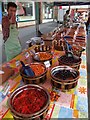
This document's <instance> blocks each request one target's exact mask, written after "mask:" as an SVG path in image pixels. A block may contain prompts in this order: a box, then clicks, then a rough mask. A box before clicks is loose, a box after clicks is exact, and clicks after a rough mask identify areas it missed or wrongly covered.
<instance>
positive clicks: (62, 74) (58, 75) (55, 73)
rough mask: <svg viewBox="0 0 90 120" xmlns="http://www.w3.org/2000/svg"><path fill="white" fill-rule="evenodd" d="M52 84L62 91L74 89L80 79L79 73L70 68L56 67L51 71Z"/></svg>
mask: <svg viewBox="0 0 90 120" xmlns="http://www.w3.org/2000/svg"><path fill="white" fill-rule="evenodd" d="M50 75H51V83H52V85H53V86H54V87H57V88H59V89H62V90H68V89H72V88H74V87H75V86H76V85H77V83H78V79H79V75H80V73H79V71H77V70H76V69H73V68H71V67H69V66H56V67H54V68H52V69H51V72H50Z"/></svg>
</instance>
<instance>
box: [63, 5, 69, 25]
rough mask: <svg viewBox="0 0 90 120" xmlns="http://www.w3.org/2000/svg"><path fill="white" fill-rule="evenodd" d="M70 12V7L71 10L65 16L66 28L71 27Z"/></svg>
mask: <svg viewBox="0 0 90 120" xmlns="http://www.w3.org/2000/svg"><path fill="white" fill-rule="evenodd" d="M69 12H70V6H69V9H68V10H67V11H66V13H65V15H64V26H65V27H69V22H70V15H69Z"/></svg>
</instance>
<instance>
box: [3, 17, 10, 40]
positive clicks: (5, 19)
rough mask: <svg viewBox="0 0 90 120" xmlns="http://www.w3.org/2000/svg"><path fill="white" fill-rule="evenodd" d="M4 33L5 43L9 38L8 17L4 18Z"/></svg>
mask: <svg viewBox="0 0 90 120" xmlns="http://www.w3.org/2000/svg"><path fill="white" fill-rule="evenodd" d="M2 33H3V40H4V42H5V41H6V40H7V38H8V37H9V20H8V19H7V18H6V17H4V18H2Z"/></svg>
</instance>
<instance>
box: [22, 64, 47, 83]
mask: <svg viewBox="0 0 90 120" xmlns="http://www.w3.org/2000/svg"><path fill="white" fill-rule="evenodd" d="M30 65H41V66H42V67H43V68H44V69H45V71H44V72H43V73H41V74H40V75H37V76H34V77H29V76H27V75H25V74H24V73H23V69H22V68H21V69H20V75H21V76H22V80H23V82H24V83H25V84H40V83H43V82H45V80H46V78H47V76H46V73H47V69H46V67H45V65H44V64H42V63H31V64H30Z"/></svg>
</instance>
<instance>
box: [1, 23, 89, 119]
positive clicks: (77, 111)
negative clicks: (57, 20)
mask: <svg viewBox="0 0 90 120" xmlns="http://www.w3.org/2000/svg"><path fill="white" fill-rule="evenodd" d="M84 27H85V26H84V24H79V25H77V26H75V27H72V28H68V29H69V30H67V29H65V33H64V34H63V35H61V33H60V36H61V37H58V35H59V32H60V31H59V30H58V34H56V32H54V35H53V34H51V33H50V34H48V35H49V37H51V35H53V37H52V40H53V41H52V40H50V44H49V43H48V44H49V45H47V46H50V45H51V41H52V48H51V49H49V50H50V52H48V50H47V51H35V50H36V47H37V45H33V46H32V47H30V48H28V49H26V50H24V51H23V52H22V53H21V54H20V55H18V56H17V57H16V58H14V59H12V60H11V61H9V62H8V63H4V64H3V67H6V68H7V67H11V68H13V69H14V74H13V76H11V77H10V78H8V80H7V81H5V82H4V83H3V84H2V85H0V96H2V97H1V99H0V107H1V106H2V109H0V119H2V118H6V119H8V118H13V116H14V117H21V116H20V115H21V114H24V115H25V114H26V113H27V114H28V113H31V114H33V113H34V112H38V111H39V110H41V107H42V109H43V106H44V108H45V109H43V111H42V112H39V113H40V114H36V115H33V116H32V118H33V119H35V116H38V118H40V115H41V116H42V117H41V118H40V119H44V118H45V119H52V118H57V119H58V118H88V96H87V66H86V50H85V49H86V36H85V35H86V32H85V29H84ZM81 30H82V31H83V36H82V34H81V33H80V31H81ZM70 31H72V32H70ZM69 32H70V33H69ZM74 33H75V34H74ZM55 35H56V37H55ZM71 37H72V38H71ZM43 38H45V36H44V37H43ZM57 38H58V39H57ZM60 39H62V41H64V39H66V40H67V41H68V43H70V42H72V43H74V42H75V43H76V44H78V45H79V46H80V49H79V50H81V51H82V49H84V50H83V52H82V54H80V56H78V55H77V56H76V55H74V54H73V58H74V59H73V60H71V61H70V60H67V61H66V58H65V59H63V58H64V57H66V54H65V51H64V50H65V49H63V51H62V49H60V50H58V49H55V48H54V44H55V43H54V41H56V40H57V41H59V40H60ZM69 39H70V40H69ZM45 40H46V39H45ZM64 42H65V41H64ZM46 43H47V42H46ZM62 43H63V42H62ZM58 45H61V43H60V42H59V44H58ZM62 45H65V44H62ZM71 46H72V48H73V50H76V49H75V48H74V47H73V44H71ZM64 47H65V46H64ZM41 48H42V47H41ZM32 50H34V51H35V54H33V53H32V52H31V51H32ZM77 51H78V49H77ZM73 53H74V52H73ZM34 55H36V56H38V57H37V58H39V61H38V60H36V61H37V62H36V61H35V59H33V57H35V56H34ZM69 59H70V58H69ZM40 60H41V61H40ZM49 60H52V64H51V65H50V66H48V67H47V64H45V63H46V62H47V61H48V64H49V63H50V61H49ZM20 61H23V62H24V63H25V65H27V64H28V65H29V66H30V67H31V68H32V70H33V71H34V73H35V76H34V77H28V76H26V75H25V74H24V73H23V69H22V66H21V64H20ZM70 62H72V65H71V63H70ZM67 63H68V64H67ZM77 63H78V64H77ZM75 65H76V66H75ZM76 67H77V69H75V68H76ZM25 84H28V85H25ZM31 84H33V86H34V85H36V84H38V86H39V87H40V86H42V87H43V88H46V89H47V91H48V92H47V93H49V94H48V96H49V97H50V102H49V101H48V102H46V101H47V99H46V98H47V97H45V95H44V94H45V93H44V92H45V91H43V92H42V91H41V92H40V91H39V88H38V89H37V90H36V89H35V90H34V89H31V90H32V91H28V90H27V89H26V88H25V90H21V92H20V89H21V88H24V87H25V86H29V85H31ZM36 86H37V85H36ZM6 89H8V90H6ZM13 91H14V92H13ZM15 91H18V94H16V92H15ZM32 92H33V94H35V95H36V97H35V96H34V97H35V98H34V97H33V96H31V93H32ZM39 92H40V94H39ZM23 93H24V94H23ZM29 93H30V94H29ZM43 93H44V94H43ZM15 94H16V96H15V97H14V95H15ZM37 94H38V96H40V98H39V97H38V96H37ZM41 94H42V95H41ZM29 95H30V96H29ZM25 96H26V97H25ZM27 96H28V98H29V97H30V100H33V99H37V100H39V101H38V107H35V106H36V103H37V102H36V103H33V101H32V103H33V104H34V105H33V108H34V107H35V108H34V109H32V111H30V110H31V109H26V110H24V108H21V107H22V106H24V105H23V103H22V101H23V99H21V100H20V101H21V103H20V104H21V105H22V106H21V105H18V106H17V103H18V102H19V100H18V99H20V98H22V97H23V98H24V97H25V100H27ZM46 96H47V95H46ZM8 100H9V103H7V101H8ZM10 100H11V102H10ZM40 101H42V102H41V104H39V103H40ZM24 102H25V101H24ZM28 102H30V101H28ZM44 103H45V104H46V103H47V104H46V105H44ZM18 104H19V103H18ZM29 105H30V103H29ZM12 106H13V108H14V109H15V110H16V111H13V108H12ZM45 106H47V107H45ZM25 107H26V108H27V104H25ZM30 107H31V106H29V108H30ZM9 108H10V109H9ZM21 109H22V110H21ZM10 111H11V112H10ZM19 113H20V114H19ZM18 115H19V116H18ZM25 117H26V115H25V116H24V117H21V119H22V120H24V118H25ZM28 117H29V118H30V117H31V116H30V115H29V116H28Z"/></svg>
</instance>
